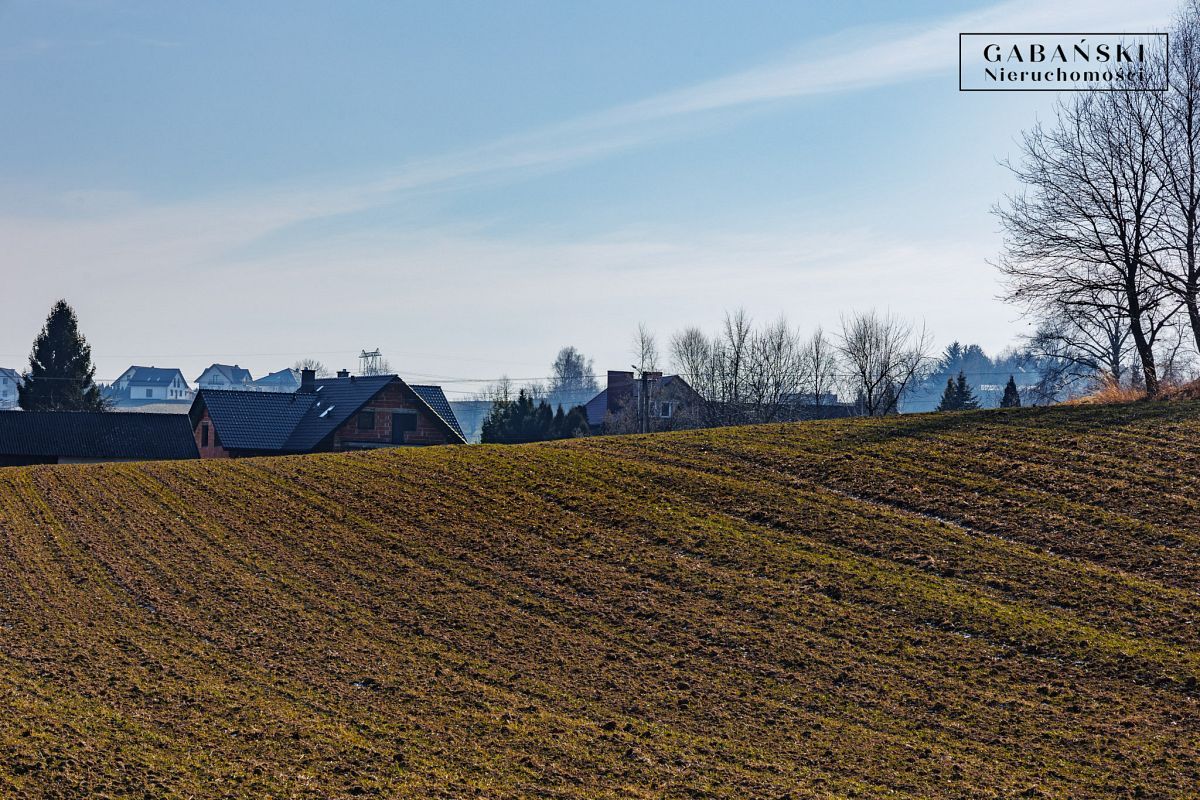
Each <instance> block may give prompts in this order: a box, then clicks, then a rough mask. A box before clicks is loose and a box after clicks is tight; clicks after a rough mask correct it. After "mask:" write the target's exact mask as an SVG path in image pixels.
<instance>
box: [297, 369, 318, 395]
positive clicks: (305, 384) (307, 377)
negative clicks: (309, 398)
mask: <svg viewBox="0 0 1200 800" xmlns="http://www.w3.org/2000/svg"><path fill="white" fill-rule="evenodd" d="M316 390H317V372H316V370H312V369H302V370H300V388H299V389H297V390H296V391H297V392H299V393H300V394H312V393H313V392H315V391H316Z"/></svg>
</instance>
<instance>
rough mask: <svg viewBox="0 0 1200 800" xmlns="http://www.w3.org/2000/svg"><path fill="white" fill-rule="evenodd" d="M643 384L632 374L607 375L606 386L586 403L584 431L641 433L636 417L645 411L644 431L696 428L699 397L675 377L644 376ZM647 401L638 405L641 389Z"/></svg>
mask: <svg viewBox="0 0 1200 800" xmlns="http://www.w3.org/2000/svg"><path fill="white" fill-rule="evenodd" d="M644 377H645V380H644V381H643V380H641V379H640V378H636V377H635V376H634V373H632V372H624V371H621V370H611V369H610V370H609V371H608V385H607V386H606V387H605V388H604V389H603V390H601V391H600V393H599V394H597V395H596V396H595V397H593V398H592V399H591V400H589V401H588V402H587V405H585V406H584V409H585V410H586V411H587V418H588V427H590V428H591V429H592V432H593V433H636V432H638V431H639V430H642V429H643V425H642V421H641V419H640V414H641V413H642V409H645V411H646V412H648V413H647V414H646V417H647V418H646V420H645V425H644V429H645V430H647V431H664V430H678V429H681V428H691V427H696V425H697V424H698V419H697V418H696V413H695V412H696V409H697V407H698V406H699V404H700V402H701V399H700V395H699V394H698V393H697V392H696V390H695V389H693V388H692V387H691V386H689V385H688V382H687V381H685V380H684V379H683V378H681V377H679V376H678V375H663V374H662V373H661V372H646V373H645V375H644ZM643 385H644V386H645V387H646V393H647V395H648V396H647V398H646V402H645V404H644V405H643V403H642V401H641V396H642V387H643Z"/></svg>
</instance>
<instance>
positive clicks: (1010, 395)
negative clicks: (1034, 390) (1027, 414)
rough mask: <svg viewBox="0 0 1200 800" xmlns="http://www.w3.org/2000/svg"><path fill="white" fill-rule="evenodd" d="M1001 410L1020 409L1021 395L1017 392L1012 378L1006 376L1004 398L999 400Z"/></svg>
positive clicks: (1015, 383)
mask: <svg viewBox="0 0 1200 800" xmlns="http://www.w3.org/2000/svg"><path fill="white" fill-rule="evenodd" d="M1000 407H1001V408H1020V407H1021V393H1020V392H1019V391H1017V382H1016V381H1015V380H1013V376H1012V375H1009V376H1008V383H1007V384H1005V385H1004V397H1003V398H1001V400H1000Z"/></svg>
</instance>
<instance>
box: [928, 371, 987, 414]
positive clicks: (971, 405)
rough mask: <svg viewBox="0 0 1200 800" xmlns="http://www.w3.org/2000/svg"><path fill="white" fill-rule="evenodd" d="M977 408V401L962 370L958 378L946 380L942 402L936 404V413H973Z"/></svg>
mask: <svg viewBox="0 0 1200 800" xmlns="http://www.w3.org/2000/svg"><path fill="white" fill-rule="evenodd" d="M977 408H979V400H978V399H977V398H976V397H975V393H974V392H972V391H971V384H969V383H967V376H966V373H964V372H963V371H962V370H959V372H958V378H957V379H955V378H947V379H946V389H945V391H943V392H942V401H941V402H940V403H938V407H937V410H938V411H974V410H975V409H977Z"/></svg>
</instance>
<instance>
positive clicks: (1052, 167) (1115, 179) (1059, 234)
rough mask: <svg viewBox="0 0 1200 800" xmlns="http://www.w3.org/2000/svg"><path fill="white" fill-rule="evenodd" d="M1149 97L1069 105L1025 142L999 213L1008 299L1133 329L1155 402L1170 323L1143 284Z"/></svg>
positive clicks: (1151, 229)
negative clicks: (1160, 347)
mask: <svg viewBox="0 0 1200 800" xmlns="http://www.w3.org/2000/svg"><path fill="white" fill-rule="evenodd" d="M1149 94H1150V93H1148V92H1108V93H1101V92H1092V93H1084V94H1079V95H1075V96H1074V97H1073V98H1072V99H1070V100H1067V101H1063V102H1061V103H1060V104H1059V106H1058V109H1057V123H1056V124H1055V125H1054V126H1053V127H1050V128H1046V127H1043V126H1042V125H1040V124H1039V125H1037V126H1035V127H1034V128H1033V129H1032V130H1030V131H1028V132H1027V133H1026V134H1025V135H1024V136H1023V139H1022V145H1021V150H1022V160H1021V163H1020V164H1019V165H1014V164H1012V163H1011V162H1010V163H1008V164H1007V166H1008V167H1009V168H1010V169H1011V170H1012V172H1013V173H1014V174H1015V175H1016V176H1017V178H1019V179H1020V180H1021V182H1022V183H1023V184H1024V185H1025V187H1026V188H1025V190H1024V191H1022V192H1021V193H1019V194H1015V195H1011V196H1009V197H1008V198H1006V201H1005V202H1004V203H1003V204H1001V205H999V206H997V207H996V208H995V213H996V215H997V216H998V217H999V219H1000V222H1001V224H1002V226H1003V228H1004V231H1005V251H1004V255H1003V256H1002V257H1001V259H1000V269H1001V271H1002V272H1003V273H1004V275H1005V277H1006V279H1007V283H1008V294H1007V299H1009V300H1010V301H1013V302H1018V303H1022V304H1025V305H1026V306H1028V307H1030V308H1031V309H1033V310H1035V311H1037V312H1043V313H1044V312H1051V313H1053V312H1056V311H1058V310H1061V309H1063V308H1072V309H1075V310H1077V311H1079V310H1084V309H1087V308H1089V307H1090V308H1092V310H1093V311H1094V313H1096V314H1107V315H1112V314H1119V315H1121V316H1123V317H1124V319H1125V323H1126V324H1127V325H1128V327H1129V333H1130V337H1131V339H1132V341H1133V345H1134V348H1135V351H1136V353H1137V355H1138V358H1139V361H1140V364H1141V370H1142V374H1143V376H1144V379H1145V385H1146V390H1147V393H1148V394H1150V395H1152V396H1153V395H1155V394H1157V393H1158V383H1159V380H1158V371H1157V368H1156V365H1155V357H1154V340H1155V338H1156V336H1157V335H1158V332H1159V331H1160V330H1161V329H1162V327H1163V326H1164V325H1165V324H1167V322H1168V321H1169V318H1170V316H1171V310H1172V309H1170V308H1166V307H1164V303H1163V292H1162V291H1161V290H1160V289H1159V287H1158V286H1157V285H1156V284H1155V282H1154V281H1153V280H1152V279H1151V277H1150V276H1148V274H1147V273H1148V270H1147V268H1146V265H1147V264H1148V263H1150V262H1151V261H1152V260H1153V259H1154V258H1155V255H1156V247H1157V245H1156V241H1157V239H1158V238H1159V236H1160V234H1161V228H1162V215H1163V212H1162V207H1161V206H1162V204H1161V203H1160V196H1161V194H1162V191H1163V186H1162V182H1161V181H1160V180H1159V178H1158V175H1157V164H1156V156H1155V144H1154V136H1155V129H1156V125H1157V117H1156V109H1155V105H1154V103H1155V101H1152V100H1149V99H1147V97H1148V95H1149Z"/></svg>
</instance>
